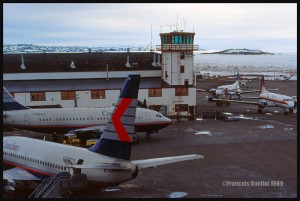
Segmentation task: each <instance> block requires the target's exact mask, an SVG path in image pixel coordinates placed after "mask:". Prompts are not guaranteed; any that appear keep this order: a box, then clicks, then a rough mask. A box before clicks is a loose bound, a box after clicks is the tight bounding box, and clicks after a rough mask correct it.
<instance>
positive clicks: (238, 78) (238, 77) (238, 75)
mask: <svg viewBox="0 0 300 201" xmlns="http://www.w3.org/2000/svg"><path fill="white" fill-rule="evenodd" d="M236 81H240V73H237V75H236Z"/></svg>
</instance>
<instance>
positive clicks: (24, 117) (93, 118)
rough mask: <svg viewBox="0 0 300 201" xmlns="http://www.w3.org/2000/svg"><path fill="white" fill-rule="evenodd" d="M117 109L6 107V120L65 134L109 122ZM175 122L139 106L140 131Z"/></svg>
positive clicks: (24, 127)
mask: <svg viewBox="0 0 300 201" xmlns="http://www.w3.org/2000/svg"><path fill="white" fill-rule="evenodd" d="M112 112H113V107H108V108H53V109H27V110H12V111H3V124H4V125H7V126H11V127H16V128H20V129H25V130H32V131H39V132H47V133H53V132H55V133H58V134H64V133H67V132H69V131H71V130H75V129H79V128H86V127H91V126H101V125H103V126H104V125H105V124H106V123H107V121H108V119H109V118H110V116H111V113H112ZM169 124H171V120H170V119H169V118H167V117H165V116H163V115H162V114H160V113H159V112H156V111H154V110H149V109H145V108H137V110H136V118H135V128H136V131H137V132H148V131H149V132H151V131H158V130H159V129H161V128H163V127H165V126H167V125H169Z"/></svg>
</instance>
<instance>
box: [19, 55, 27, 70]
mask: <svg viewBox="0 0 300 201" xmlns="http://www.w3.org/2000/svg"><path fill="white" fill-rule="evenodd" d="M20 68H21V69H22V70H25V69H26V67H25V64H24V57H23V55H21V66H20Z"/></svg>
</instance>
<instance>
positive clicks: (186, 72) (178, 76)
mask: <svg viewBox="0 0 300 201" xmlns="http://www.w3.org/2000/svg"><path fill="white" fill-rule="evenodd" d="M194 36H195V33H190V32H183V31H173V32H170V33H161V34H160V39H161V45H158V46H157V50H158V51H161V53H162V67H161V69H162V75H161V78H162V79H163V80H164V81H165V82H167V83H168V84H170V85H171V86H173V85H194V86H196V85H195V80H194V78H195V77H194V73H193V65H194V56H193V51H194V50H198V46H197V45H194Z"/></svg>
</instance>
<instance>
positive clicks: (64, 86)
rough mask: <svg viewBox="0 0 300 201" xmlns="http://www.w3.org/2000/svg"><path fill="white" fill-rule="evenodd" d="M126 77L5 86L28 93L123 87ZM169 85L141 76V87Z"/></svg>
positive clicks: (25, 82) (50, 81)
mask: <svg viewBox="0 0 300 201" xmlns="http://www.w3.org/2000/svg"><path fill="white" fill-rule="evenodd" d="M124 81H125V78H123V79H122V78H111V79H109V80H106V79H80V80H79V79H70V80H38V81H36V80H22V81H4V82H3V87H5V88H6V89H7V91H9V92H11V93H26V92H38V91H47V92H51V91H64V90H75V91H84V90H93V89H107V90H114V89H121V88H122V86H123V84H124ZM162 87H169V85H168V84H167V83H166V82H164V81H163V80H161V78H159V77H153V78H141V81H140V89H148V88H162Z"/></svg>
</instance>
